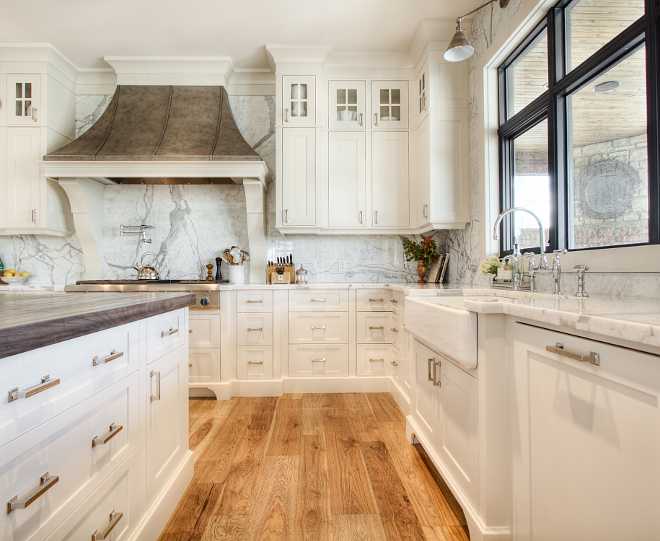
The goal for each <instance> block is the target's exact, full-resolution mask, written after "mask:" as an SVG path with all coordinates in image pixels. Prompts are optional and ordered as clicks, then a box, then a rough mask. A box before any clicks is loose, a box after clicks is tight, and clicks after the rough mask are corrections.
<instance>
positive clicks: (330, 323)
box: [289, 312, 348, 344]
mask: <svg viewBox="0 0 660 541" xmlns="http://www.w3.org/2000/svg"><path fill="white" fill-rule="evenodd" d="M289 343H290V344H328V343H330V344H347V343H348V313H347V312H335V313H331V312H329V313H324V314H314V313H312V314H310V313H302V312H291V313H289Z"/></svg>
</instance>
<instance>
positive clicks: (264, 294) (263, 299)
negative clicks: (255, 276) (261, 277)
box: [236, 291, 273, 313]
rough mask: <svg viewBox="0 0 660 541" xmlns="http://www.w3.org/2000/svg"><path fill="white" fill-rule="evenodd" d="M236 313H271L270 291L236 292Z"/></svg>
mask: <svg viewBox="0 0 660 541" xmlns="http://www.w3.org/2000/svg"><path fill="white" fill-rule="evenodd" d="M236 311H237V312H250V313H252V312H272V311H273V292H272V291H237V292H236Z"/></svg>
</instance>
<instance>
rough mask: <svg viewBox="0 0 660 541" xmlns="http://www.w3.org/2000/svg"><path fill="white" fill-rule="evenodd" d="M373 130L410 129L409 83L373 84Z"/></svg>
mask: <svg viewBox="0 0 660 541" xmlns="http://www.w3.org/2000/svg"><path fill="white" fill-rule="evenodd" d="M371 128H372V129H374V130H397V129H403V130H407V129H408V81H373V82H372V83H371Z"/></svg>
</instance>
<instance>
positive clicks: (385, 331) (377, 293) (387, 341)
mask: <svg viewBox="0 0 660 541" xmlns="http://www.w3.org/2000/svg"><path fill="white" fill-rule="evenodd" d="M398 305H399V300H398V296H397V293H396V292H395V291H392V290H389V289H359V290H357V342H358V346H357V348H358V355H357V375H358V376H385V375H392V374H393V373H394V371H395V369H397V367H398V365H399V362H398V360H399V356H400V351H401V342H402V340H403V329H402V328H400V327H401V323H400V321H399V317H398V314H397V313H395V312H394V311H393V310H394V307H395V306H397V307H398Z"/></svg>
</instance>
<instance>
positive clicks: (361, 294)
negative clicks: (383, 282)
mask: <svg viewBox="0 0 660 541" xmlns="http://www.w3.org/2000/svg"><path fill="white" fill-rule="evenodd" d="M393 294H394V292H393V291H391V290H389V289H358V290H357V309H358V312H389V311H391V310H392V304H393V303H391V302H390V301H391V300H392V298H393V296H392V295H393Z"/></svg>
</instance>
